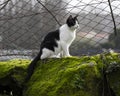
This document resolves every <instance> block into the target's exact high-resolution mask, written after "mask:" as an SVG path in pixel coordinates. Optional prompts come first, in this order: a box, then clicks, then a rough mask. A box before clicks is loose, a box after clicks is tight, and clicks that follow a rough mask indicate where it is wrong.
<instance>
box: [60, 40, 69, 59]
mask: <svg viewBox="0 0 120 96" xmlns="http://www.w3.org/2000/svg"><path fill="white" fill-rule="evenodd" d="M61 46H62V52H63V53H62V54H63V57H70V56H71V55H70V53H69V46H68V44H66V43H65V42H62V43H61Z"/></svg>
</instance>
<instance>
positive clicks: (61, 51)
mask: <svg viewBox="0 0 120 96" xmlns="http://www.w3.org/2000/svg"><path fill="white" fill-rule="evenodd" d="M77 17H78V15H77V16H75V17H73V16H72V15H70V16H69V17H68V19H67V20H66V24H64V25H62V26H61V27H60V28H59V29H58V30H56V31H53V32H50V33H48V34H47V35H46V36H45V38H44V40H43V41H42V43H41V46H40V52H39V53H38V55H37V56H36V57H35V59H34V60H33V61H32V62H31V63H30V65H29V66H28V70H27V71H28V75H27V77H26V81H28V80H29V79H30V78H31V75H32V74H33V71H34V68H35V66H36V63H37V61H38V60H43V59H46V58H52V57H60V56H61V57H69V56H70V53H69V47H70V45H71V44H72V42H73V41H74V39H75V37H76V30H77V28H78V27H79V23H78V20H77Z"/></svg>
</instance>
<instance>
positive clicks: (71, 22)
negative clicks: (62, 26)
mask: <svg viewBox="0 0 120 96" xmlns="http://www.w3.org/2000/svg"><path fill="white" fill-rule="evenodd" d="M77 17H78V15H76V16H75V17H72V15H70V16H69V17H68V19H67V21H66V24H67V25H68V27H70V28H72V29H77V28H78V27H79V23H78V19H77Z"/></svg>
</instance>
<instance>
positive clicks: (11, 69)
mask: <svg viewBox="0 0 120 96" xmlns="http://www.w3.org/2000/svg"><path fill="white" fill-rule="evenodd" d="M29 62H30V61H29V60H10V61H7V62H0V85H3V86H5V84H7V86H9V87H10V88H12V89H14V87H11V86H12V85H14V84H12V85H11V86H10V83H11V82H9V78H8V79H7V78H6V77H8V76H9V77H12V79H14V80H15V82H16V83H15V84H16V85H17V87H16V88H18V89H19V91H20V90H21V89H20V86H22V85H24V90H23V96H102V94H104V96H110V95H108V94H107V93H104V92H103V89H105V90H107V89H108V87H106V85H105V86H103V83H104V79H105V78H104V74H103V73H105V74H106V79H107V81H108V82H107V84H108V85H109V88H111V89H112V91H113V92H114V93H115V94H116V96H120V91H119V90H120V86H119V85H120V76H119V74H120V54H117V53H103V54H98V55H95V56H82V57H70V58H60V59H48V60H44V61H39V62H38V64H37V67H36V69H35V71H34V74H33V75H32V77H31V79H30V80H29V81H28V83H26V84H23V81H24V77H25V76H26V68H27V66H28V64H29ZM16 68H17V69H16ZM3 79H4V84H3ZM6 79H7V80H6ZM5 80H6V81H5ZM6 82H7V83H6ZM8 82H9V83H8ZM108 85H107V86H108ZM18 86H19V87H18ZM105 90H104V91H105ZM15 92H16V90H15ZM17 92H18V90H17ZM105 94H107V95H105ZM17 96H20V95H19V94H17Z"/></svg>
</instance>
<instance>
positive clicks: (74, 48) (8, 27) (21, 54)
mask: <svg viewBox="0 0 120 96" xmlns="http://www.w3.org/2000/svg"><path fill="white" fill-rule="evenodd" d="M40 3H41V4H42V5H41V4H40ZM43 5H44V6H45V7H44V6H43ZM111 5H112V9H113V13H114V18H115V23H116V27H117V29H119V28H120V1H119V0H111ZM46 9H48V10H49V11H48V10H46ZM70 14H73V15H76V14H78V15H79V16H78V20H79V23H80V28H79V29H78V30H77V38H76V40H75V41H74V43H73V44H72V45H71V47H70V52H71V54H72V55H83V54H97V53H100V52H102V48H104V46H105V45H106V47H107V48H114V49H115V50H117V51H119V48H116V47H114V46H107V44H108V43H111V41H110V40H109V39H110V36H111V35H114V34H112V33H113V32H114V25H113V20H112V17H111V12H110V8H109V3H108V1H107V0H0V60H6V59H11V58H31V56H32V57H34V56H35V55H36V54H37V52H38V51H39V47H40V43H41V40H42V38H43V37H44V36H45V35H46V34H47V33H48V32H50V31H53V30H55V29H58V28H59V24H58V23H57V22H56V20H55V19H57V21H58V22H59V23H60V24H64V23H65V20H66V19H67V17H68V16H69V15H70ZM52 15H53V16H54V17H55V18H54V17H53V16H52ZM114 38H116V37H114ZM114 38H112V41H114ZM103 45H104V46H103ZM108 45H110V44H108ZM111 45H115V44H114V42H113V44H111Z"/></svg>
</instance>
